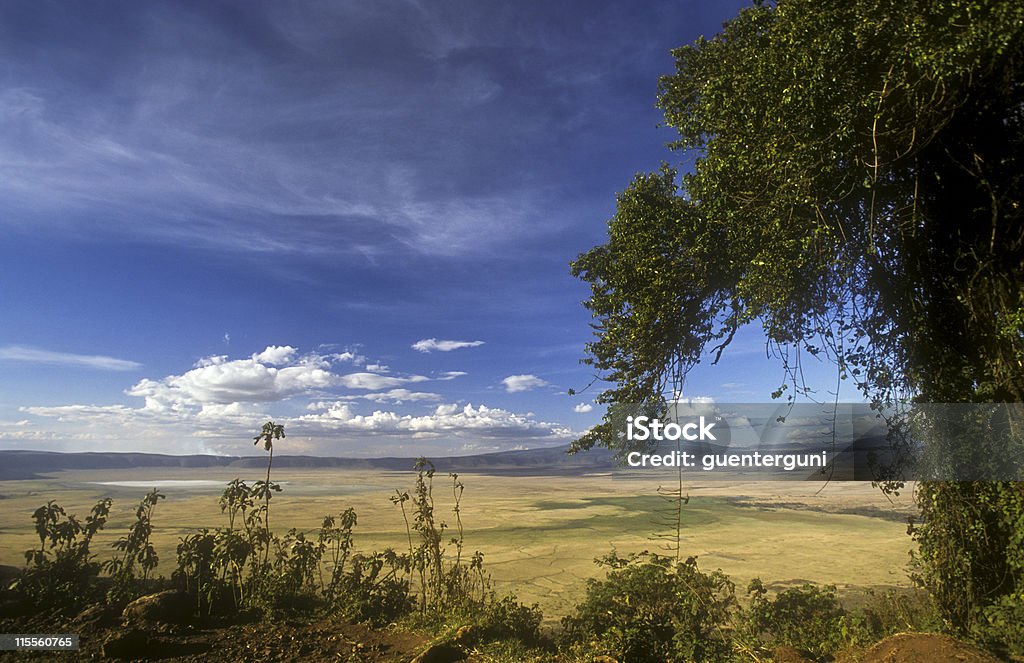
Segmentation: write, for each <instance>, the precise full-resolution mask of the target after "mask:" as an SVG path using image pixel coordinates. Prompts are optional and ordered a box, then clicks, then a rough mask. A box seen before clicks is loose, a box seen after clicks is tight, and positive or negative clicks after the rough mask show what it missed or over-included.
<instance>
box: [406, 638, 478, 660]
mask: <svg viewBox="0 0 1024 663" xmlns="http://www.w3.org/2000/svg"><path fill="white" fill-rule="evenodd" d="M465 658H466V652H464V651H462V649H461V648H460V647H457V646H456V645H454V644H452V643H450V642H443V643H441V644H437V645H430V646H429V647H427V648H426V649H425V650H424V651H423V653H421V654H420V655H419V656H417V657H416V658H414V659H412V663H455V661H462V660H465Z"/></svg>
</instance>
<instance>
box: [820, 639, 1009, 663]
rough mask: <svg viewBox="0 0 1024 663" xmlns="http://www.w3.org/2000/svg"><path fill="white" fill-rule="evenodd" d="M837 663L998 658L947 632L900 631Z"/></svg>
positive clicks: (970, 662)
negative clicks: (943, 633) (950, 635)
mask: <svg viewBox="0 0 1024 663" xmlns="http://www.w3.org/2000/svg"><path fill="white" fill-rule="evenodd" d="M838 663H999V659H998V658H996V657H995V656H993V655H992V654H989V653H988V652H986V651H983V650H981V649H978V648H977V647H974V646H973V645H969V644H967V643H965V642H960V641H959V640H956V639H954V638H951V637H949V636H948V635H941V634H939V633H899V634H897V635H893V636H890V637H888V638H886V639H885V640H882V641H881V642H877V643H875V644H874V645H872V646H871V647H869V648H868V649H867V651H865V652H862V653H861V654H859V655H857V656H853V657H848V658H840V659H839V661H838Z"/></svg>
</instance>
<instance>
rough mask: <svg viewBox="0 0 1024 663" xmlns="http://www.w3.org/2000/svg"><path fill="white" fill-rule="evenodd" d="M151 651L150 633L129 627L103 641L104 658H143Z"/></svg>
mask: <svg viewBox="0 0 1024 663" xmlns="http://www.w3.org/2000/svg"><path fill="white" fill-rule="evenodd" d="M148 653H149V635H148V634H147V633H146V632H145V631H140V630H138V629H129V630H126V631H120V632H117V633H112V634H111V635H110V636H108V637H107V639H106V640H104V641H103V656H104V658H142V657H144V656H146V655H147V654H148Z"/></svg>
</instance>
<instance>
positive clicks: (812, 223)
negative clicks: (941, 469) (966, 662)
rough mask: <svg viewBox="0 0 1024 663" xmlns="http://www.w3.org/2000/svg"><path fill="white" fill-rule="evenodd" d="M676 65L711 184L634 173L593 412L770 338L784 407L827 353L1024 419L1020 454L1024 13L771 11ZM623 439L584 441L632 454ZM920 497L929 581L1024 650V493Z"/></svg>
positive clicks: (592, 269) (953, 1) (683, 133)
mask: <svg viewBox="0 0 1024 663" xmlns="http://www.w3.org/2000/svg"><path fill="white" fill-rule="evenodd" d="M673 55H674V57H675V64H676V69H675V73H673V74H671V75H668V76H665V77H663V78H662V79H661V81H660V85H659V92H660V93H659V97H658V105H659V107H660V108H661V109H662V110H663V111H664V113H665V120H666V123H667V124H668V125H669V126H671V127H673V128H675V129H676V130H677V132H678V139H677V140H676V142H674V143H673V144H672V145H671V146H670V147H671V148H672V149H673V150H675V151H676V153H677V154H678V153H679V152H680V151H682V152H686V153H687V155H692V156H693V157H695V159H694V162H693V166H692V169H690V170H688V171H687V172H684V173H681V172H679V171H678V170H677V169H675V168H673V167H672V166H670V165H667V164H666V165H664V166H663V167H662V168H661V170H660V171H658V172H655V173H647V174H641V175H638V176H637V177H636V178H635V179H634V180H633V182H632V183H631V184H630V185H629V187H628V188H626V190H625V191H623V192H622V193H621V194H620V195H619V196H618V201H617V207H616V212H615V215H614V217H613V218H612V219H611V220H610V221H609V224H608V241H607V243H605V244H604V245H601V246H598V247H596V248H594V249H591V250H590V251H588V252H586V253H584V254H583V255H581V256H579V257H578V258H577V260H575V261H574V262H573V263H572V273H573V274H574V275H575V276H577V277H579V278H581V279H583V280H584V281H586V282H587V283H589V284H590V286H591V296H590V298H589V299H588V300H587V301H586V302H585V305H586V306H587V307H588V308H589V309H590V310H591V312H592V314H593V317H594V320H595V321H594V323H593V327H594V330H595V336H596V339H595V340H594V341H593V342H591V343H589V344H588V346H587V357H586V358H585V359H584V362H586V363H588V364H590V365H591V366H593V367H594V369H595V370H596V373H597V377H598V378H601V379H603V380H606V381H608V382H609V383H611V386H610V387H609V388H607V389H605V390H604V391H603V392H602V393H601V394H600V395H599V396H598V397H597V401H598V402H602V403H611V404H644V403H657V402H659V401H661V400H664V399H671V398H673V397H678V396H680V395H681V394H682V387H683V382H684V380H685V377H686V374H687V372H688V371H689V370H690V369H691V368H692V367H693V366H694V365H696V364H697V363H699V362H701V361H712V362H715V361H717V360H718V358H719V357H720V356H721V354H722V352H728V346H729V343H730V342H731V341H732V339H733V337H734V334H735V333H736V331H737V329H739V328H740V327H741V326H743V325H747V324H756V325H760V326H761V327H762V328H763V330H764V332H765V335H766V338H767V343H768V345H769V347H770V348H772V349H773V350H774V351H775V352H776V353H777V355H778V356H779V357H781V359H782V365H783V367H784V368H785V372H784V375H785V378H784V379H783V381H782V385H780V388H779V389H778V390H777V391H776V392H775V393H774V394H773V396H774V397H780V396H782V395H783V394H785V395H786V396H787V397H788V398H790V399H792V398H794V396H795V395H800V394H802V393H804V392H805V390H806V387H807V386H806V385H805V384H803V382H802V381H801V379H800V358H801V357H802V356H807V355H813V356H817V357H821V358H826V359H829V360H831V361H832V362H833V363H834V364H835V366H836V370H837V377H838V378H840V379H852V380H853V381H854V382H855V383H856V385H857V387H858V388H859V389H860V391H861V392H862V393H863V394H864V396H865V397H866V398H868V399H869V400H870V401H871V402H872V403H874V404H877V405H879V406H885V405H893V404H898V403H901V402H906V401H917V402H932V403H971V402H975V403H986V402H1003V403H1016V404H1018V405H1016V406H1014V408H1011V409H1010V411H1011V412H1016V415H1017V416H1016V420H1014V418H1013V417H1011V421H1010V427H1011V430H1012V432H1014V434H1015V435H1016V439H1017V440H1018V441H1019V440H1020V438H1021V426H1022V425H1024V424H1022V422H1021V421H1020V417H1019V415H1020V408H1021V406H1020V405H1019V404H1020V403H1024V223H1022V209H1021V202H1022V201H1021V197H1022V195H1024V181H1022V165H1024V164H1022V160H1024V77H1022V73H1024V3H1020V2H1004V1H1002V0H901V1H899V2H896V1H894V0H847V1H845V2H833V1H828V2H822V1H820V0H788V1H782V0H780V1H779V2H778V3H767V2H759V3H757V4H755V5H754V6H752V7H750V8H747V9H745V10H743V11H742V12H740V14H739V15H738V16H737V17H736V18H734V19H732V20H730V21H729V22H727V23H726V24H725V25H724V27H723V29H722V31H721V33H720V34H718V35H716V36H714V37H713V38H711V39H701V40H699V41H697V42H696V43H694V44H692V45H688V46H683V47H681V48H678V49H676V50H674V51H673ZM787 389H788V392H787V391H785V390H787ZM616 423H617V422H616V414H615V410H614V409H611V408H610V409H609V411H608V414H607V415H606V416H605V418H604V420H603V422H602V423H601V424H599V425H598V426H596V427H595V428H593V429H591V431H589V432H588V433H587V434H585V435H584V436H583V437H581V438H580V439H579V440H577V442H576V443H575V445H574V447H573V449H574V450H580V449H587V448H590V447H592V446H594V445H595V444H603V445H606V446H609V447H616V446H618V445H619V444H620V441H619V431H620V430H621V427H619V426H617V425H616ZM917 498H918V503H919V505H920V506H921V515H922V519H923V524H922V525H918V526H917V528H916V529H914V530H913V531H914V532H915V536H916V537H917V541H918V543H919V553H918V554H919V557H918V567H917V568H918V571H917V578H918V579H919V581H920V582H921V584H922V585H923V586H925V587H927V588H928V589H929V590H930V591H931V593H932V595H933V597H935V599H936V601H937V602H938V604H939V606H940V608H941V609H942V610H943V614H944V615H945V616H946V617H947V619H948V620H949V622H950V623H951V624H952V625H954V626H956V627H957V628H960V629H962V630H964V631H965V632H970V633H973V634H974V635H976V636H977V637H979V638H988V637H989V636H990V635H991V633H993V632H994V631H992V629H996V630H999V629H1003V630H1002V631H999V633H998V634H997V635H995V636H991V637H994V638H997V639H1000V638H1001V640H1000V641H1001V642H1003V643H1010V644H1007V645H1006V646H1007V647H1011V648H1015V649H1016V650H1017V651H1020V652H1024V483H1010V482H979V483H966V482H965V483H951V482H926V483H922V484H921V485H919V486H918V490H917ZM986 629H988V630H986ZM1014 629H1016V630H1014ZM986 634H988V635H986Z"/></svg>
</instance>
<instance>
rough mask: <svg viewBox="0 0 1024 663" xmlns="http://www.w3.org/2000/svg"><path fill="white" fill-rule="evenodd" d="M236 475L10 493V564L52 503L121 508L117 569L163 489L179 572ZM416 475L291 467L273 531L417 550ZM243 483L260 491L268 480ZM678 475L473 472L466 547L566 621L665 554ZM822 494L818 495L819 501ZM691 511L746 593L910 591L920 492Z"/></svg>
mask: <svg viewBox="0 0 1024 663" xmlns="http://www.w3.org/2000/svg"><path fill="white" fill-rule="evenodd" d="M237 475H238V472H237V471H235V470H225V469H222V468H218V469H212V468H211V469H198V470H193V469H189V470H184V469H174V470H168V469H146V470H133V471H132V472H131V473H130V475H128V474H124V473H121V474H118V473H116V472H112V471H71V472H61V473H56V474H54V475H53V476H52V477H50V478H47V479H43V480H35V481H7V482H2V483H0V496H2V498H3V499H0V532H2V536H0V564H10V565H16V566H20V565H22V564H23V562H24V558H23V555H22V553H23V552H24V551H25V550H26V549H27V548H29V547H32V546H34V545H38V539H37V538H36V537H35V534H34V532H33V531H32V521H31V514H32V512H33V511H34V510H35V509H36V508H37V507H39V506H40V505H42V504H44V503H45V502H46V501H47V500H48V499H55V500H57V501H58V502H59V503H60V504H61V505H62V506H64V507H65V509H67V511H68V512H69V513H75V514H78V515H79V516H84V515H85V514H86V513H87V512H88V510H89V508H90V507H91V506H92V504H94V503H95V502H96V500H97V499H99V498H101V497H104V496H111V497H113V498H114V511H113V514H112V518H111V520H110V522H109V523H108V525H107V528H106V530H105V531H104V533H103V536H102V538H98V540H97V542H96V543H95V544H94V548H93V550H94V552H96V553H98V555H99V557H100V558H101V559H102V558H106V557H107V556H108V551H109V547H108V546H109V543H110V542H111V541H113V540H114V539H115V538H116V537H118V536H120V535H122V534H123V533H124V530H125V528H127V526H128V525H129V523H130V522H131V519H132V516H133V510H134V505H135V504H136V503H137V502H138V500H139V499H140V498H141V497H142V495H143V494H144V493H145V492H146V491H147V490H148V489H149V488H152V487H161V488H162V490H163V492H164V493H165V494H166V495H167V499H166V500H165V501H163V502H161V503H160V504H159V505H158V507H157V509H156V513H155V515H154V525H155V531H154V541H155V543H156V546H157V550H158V552H159V554H160V558H161V564H160V568H159V571H160V572H161V573H163V574H165V575H166V574H169V573H170V571H171V570H172V568H173V566H174V549H175V546H176V545H177V543H178V538H179V537H181V536H183V535H185V534H186V533H188V532H190V531H192V530H194V529H197V528H200V527H218V526H223V525H225V524H226V519H225V518H224V516H223V515H222V514H221V513H220V510H219V508H218V506H217V498H218V497H219V495H220V492H221V490H222V488H223V484H224V483H226V482H227V481H230V480H231V479H233V478H235V477H236V476H237ZM414 476H415V475H414V474H413V473H411V472H409V473H404V472H365V471H350V470H336V469H331V470H281V471H280V472H275V475H274V478H275V480H276V481H279V482H282V483H283V484H284V492H283V493H281V494H279V495H278V496H275V498H274V500H273V502H272V510H271V525H272V527H273V528H274V529H275V531H277V532H278V533H283V532H284V531H286V530H287V529H288V528H290V527H296V528H298V529H300V530H306V531H312V530H314V529H315V528H316V527H318V526H319V524H320V520H321V519H322V517H323V516H324V515H325V514H329V513H333V514H338V513H340V512H341V511H343V510H344V509H345V508H347V507H349V506H351V507H354V508H355V509H356V512H357V513H358V516H359V524H358V526H357V528H356V530H355V533H356V544H357V546H358V547H359V548H360V549H362V550H371V549H375V548H382V547H385V546H391V547H394V548H396V549H399V550H401V549H404V548H406V547H407V546H408V542H407V539H406V533H405V528H404V525H403V523H402V516H401V512H400V511H399V510H398V508H397V507H395V506H393V505H392V504H391V503H390V502H389V501H388V497H389V496H390V495H392V494H394V490H395V489H396V488H399V489H402V490H411V488H412V485H413V481H414ZM241 478H243V479H247V480H256V479H258V478H259V472H258V471H252V472H251V476H245V475H243V476H242V477H241ZM667 478H668V477H666V475H660V476H659V475H656V474H653V473H649V474H645V473H640V472H617V473H614V474H608V475H590V476H580V477H563V476H550V477H547V476H529V477H508V476H487V475H471V474H464V475H462V480H463V481H464V483H465V485H466V491H465V495H464V497H463V511H462V518H463V523H464V525H465V527H466V548H467V550H468V551H473V550H476V549H479V550H481V551H483V552H484V554H485V565H486V568H487V569H488V570H490V572H491V573H492V575H493V577H494V580H495V581H496V583H497V587H498V589H499V591H513V592H515V593H516V594H517V595H518V596H519V597H520V599H521V600H523V601H526V602H533V601H537V602H539V603H540V604H541V607H542V608H543V609H544V611H545V614H546V615H547V616H548V617H549V618H551V617H557V616H559V615H562V614H565V613H566V612H567V611H568V610H569V609H570V608H571V606H572V605H573V603H574V602H575V601H576V600H577V599H578V598H579V597H580V595H581V592H582V590H583V587H584V586H585V580H586V578H589V577H593V576H595V575H597V574H598V573H600V571H599V570H598V569H597V568H596V567H595V566H594V563H593V560H594V558H595V557H597V556H600V555H604V554H605V553H607V552H608V551H610V550H611V549H612V548H613V547H614V548H615V549H616V550H617V551H618V552H619V553H620V554H621V553H628V552H632V551H639V550H643V549H650V550H657V549H658V547H659V546H660V545H661V542H659V541H657V540H652V538H651V535H652V534H653V533H654V532H655V531H656V530H658V529H661V528H659V525H658V524H657V523H658V520H659V512H660V511H663V510H664V508H665V506H666V504H665V502H664V501H663V500H661V499H660V498H658V497H657V496H656V489H657V487H658V485H659V483H663V482H666V479H667ZM129 480H130V481H142V482H146V483H145V487H142V486H139V487H121V486H103V485H97V484H96V483H95V482H100V481H129ZM167 480H179V481H180V480H193V481H194V480H206V481H210V482H216V483H215V484H211V485H190V486H187V487H183V486H173V485H168V484H165V483H163V482H165V481H167ZM819 489H821V490H820V493H816V491H819ZM686 490H688V491H689V493H690V495H691V496H692V499H691V500H690V503H689V505H688V506H687V507H686V510H685V522H686V530H685V540H684V542H683V550H684V554H685V555H687V556H689V555H697V556H698V558H699V562H700V565H701V567H702V568H705V569H714V568H721V569H722V570H723V571H725V572H726V573H728V574H729V575H730V576H732V577H733V579H734V581H735V582H736V585H737V588H738V590H739V591H740V592H741V593H742V590H743V589H745V587H746V584H747V582H748V581H749V580H750V579H751V578H753V577H755V576H759V577H761V578H762V579H763V580H764V581H765V582H766V584H768V585H769V586H772V585H774V586H777V587H783V586H788V585H795V584H801V583H803V582H805V581H809V582H814V583H830V584H835V585H837V586H838V587H839V588H840V592H849V593H859V591H860V590H862V589H865V588H869V587H893V586H907V585H909V582H908V580H907V577H906V572H905V567H906V563H907V560H908V555H907V553H908V550H909V549H910V548H911V541H910V539H909V537H907V535H906V525H905V524H904V523H903V522H901V520H903V519H904V518H905V515H906V514H908V513H910V512H911V511H912V501H911V499H910V498H909V496H908V495H904V496H903V497H901V498H899V499H898V500H896V502H895V503H890V502H889V501H888V500H886V499H885V497H883V496H882V495H881V494H880V493H879V492H878V491H877V490H875V489H872V488H871V487H870V485H867V484H859V483H833V484H830V485H828V486H826V487H824V489H822V486H821V484H810V483H787V482H762V483H743V484H739V483H724V482H705V483H701V484H694V483H691V484H689V485H688V486H687V488H686ZM434 495H435V498H436V500H437V513H438V516H439V518H441V519H445V520H447V522H449V524H452V523H453V522H454V517H453V516H452V515H451V513H450V511H449V509H450V504H451V499H450V498H451V491H450V484H449V483H448V480H447V477H443V476H438V477H437V478H436V480H435V490H434Z"/></svg>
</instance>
